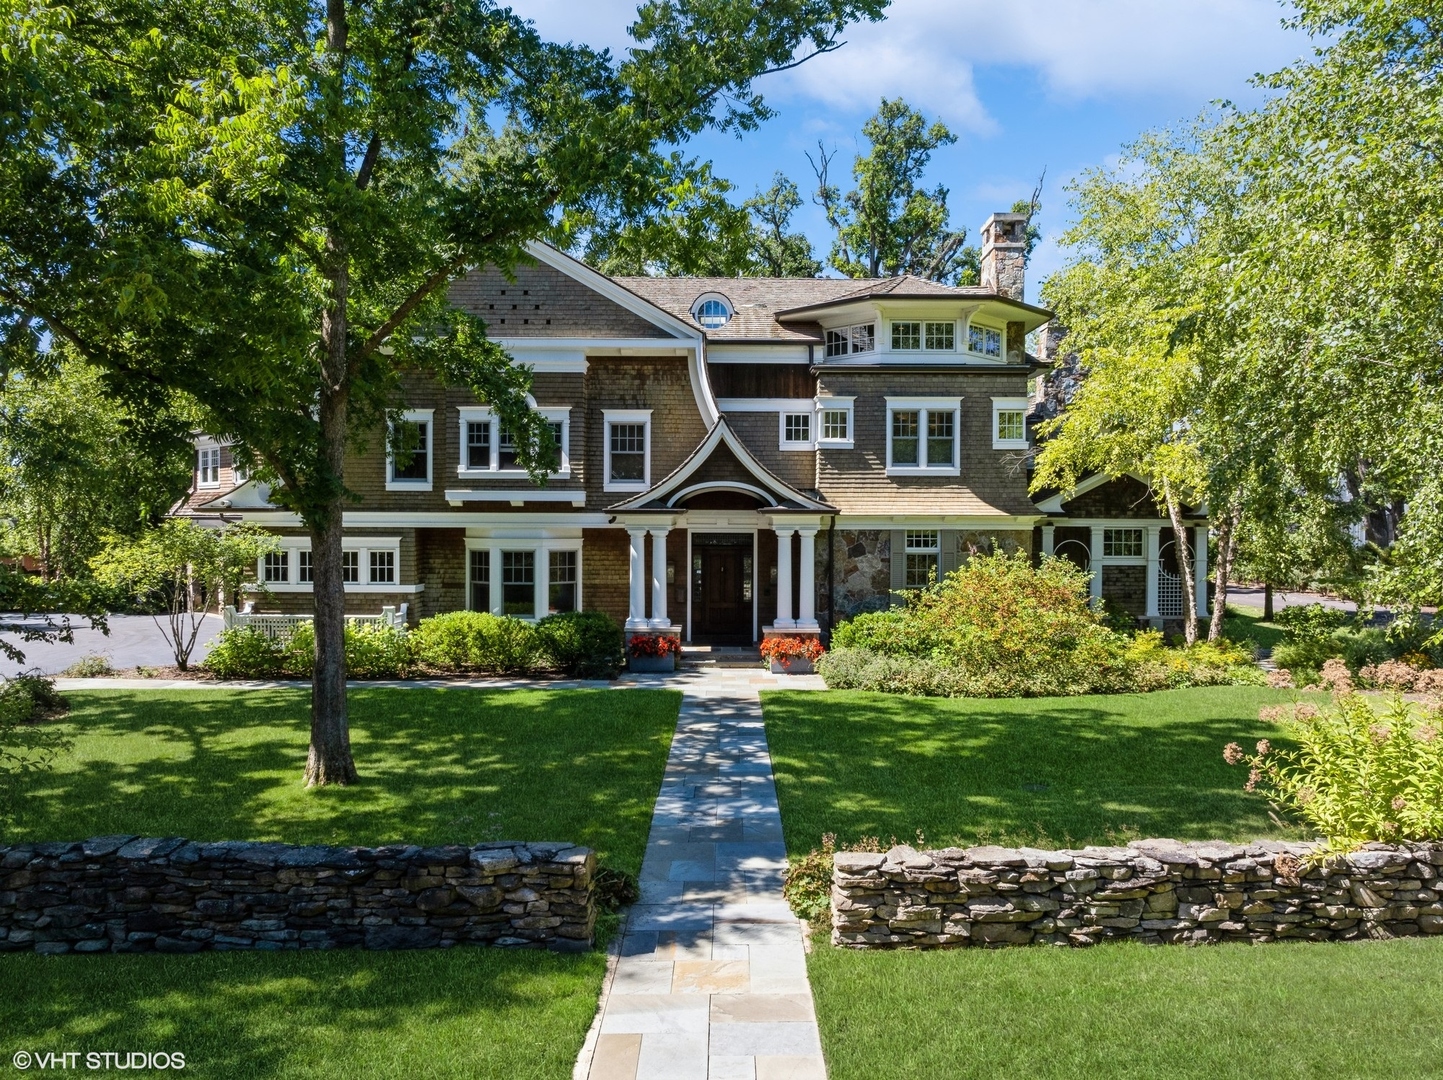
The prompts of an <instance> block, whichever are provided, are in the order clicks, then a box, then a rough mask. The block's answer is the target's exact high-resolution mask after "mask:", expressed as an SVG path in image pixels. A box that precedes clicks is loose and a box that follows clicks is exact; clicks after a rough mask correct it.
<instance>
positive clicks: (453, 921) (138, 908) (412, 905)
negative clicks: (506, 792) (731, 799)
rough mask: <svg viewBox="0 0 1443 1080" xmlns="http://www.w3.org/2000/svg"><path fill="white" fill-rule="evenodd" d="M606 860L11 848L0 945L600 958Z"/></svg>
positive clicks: (116, 840)
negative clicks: (461, 950)
mask: <svg viewBox="0 0 1443 1080" xmlns="http://www.w3.org/2000/svg"><path fill="white" fill-rule="evenodd" d="M595 870H596V855H595V854H594V853H593V852H592V851H591V850H590V849H588V848H582V847H571V846H568V845H566V844H523V843H492V844H478V845H477V846H475V847H470V848H468V847H460V846H456V847H432V848H421V847H416V846H414V845H413V846H404V847H403V846H400V845H397V846H394V847H379V848H335V847H294V846H291V845H289V844H255V843H243V842H238V841H227V842H224V843H214V844H203V843H197V842H195V841H190V840H184V839H180V838H177V837H172V838H169V839H163V840H162V839H153V838H138V837H132V836H100V837H94V838H92V839H90V840H85V841H81V842H78V843H44V844H21V845H17V846H15V847H0V950H4V951H17V950H34V951H35V952H42V953H65V952H72V951H73V952H150V951H156V952H200V951H201V950H203V949H330V948H336V947H345V946H350V947H361V948H367V949H426V948H445V947H448V946H451V945H461V944H477V945H502V946H533V947H547V948H551V949H556V950H564V951H573V950H576V951H579V950H583V949H586V948H588V947H590V945H591V939H592V930H593V928H594V926H595V922H596V905H595V901H594V891H593V885H592V880H593V877H594V874H595Z"/></svg>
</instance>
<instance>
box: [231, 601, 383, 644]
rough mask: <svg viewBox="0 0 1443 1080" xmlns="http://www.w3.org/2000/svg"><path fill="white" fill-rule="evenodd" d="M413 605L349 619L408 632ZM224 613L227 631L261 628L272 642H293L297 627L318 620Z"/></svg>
mask: <svg viewBox="0 0 1443 1080" xmlns="http://www.w3.org/2000/svg"><path fill="white" fill-rule="evenodd" d="M409 607H410V605H409V604H402V605H401V606H400V607H393V606H391V605H389V604H388V605H387V606H385V607H383V608H382V609H381V613H380V614H379V615H347V616H346V622H348V623H350V624H351V625H353V626H391V627H394V628H395V629H397V630H399V631H401V632H402V633H405V632H406V612H407V610H408V608H409ZM221 616H222V619H223V621H224V625H225V628H226V629H227V630H230V629H233V628H235V629H239V628H241V627H244V628H247V629H250V630H258V631H260V632H261V633H262V634H264V635H265V636H266V637H268V638H270V639H271V640H272V641H289V640H290V639H291V638H292V637H293V636H295V632H296V627H298V626H301V625H302V624H303V623H309V622H312V621H313V619H314V617H313V616H311V615H260V614H257V613H255V612H253V611H237V610H236V609H235V608H234V607H231V606H227V607H226V608H225V610H224V611H223V612H222V613H221Z"/></svg>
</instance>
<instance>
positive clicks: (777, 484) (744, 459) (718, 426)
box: [607, 417, 835, 513]
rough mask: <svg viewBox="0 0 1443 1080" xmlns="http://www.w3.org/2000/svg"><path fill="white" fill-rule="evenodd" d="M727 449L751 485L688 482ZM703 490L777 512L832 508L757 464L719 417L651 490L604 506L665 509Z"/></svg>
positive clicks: (616, 510) (612, 509)
mask: <svg viewBox="0 0 1443 1080" xmlns="http://www.w3.org/2000/svg"><path fill="white" fill-rule="evenodd" d="M727 450H729V451H730V452H731V455H732V456H733V457H734V458H735V459H736V461H737V463H738V464H739V465H741V467H742V469H743V470H744V471H745V473H746V474H748V480H749V481H752V482H749V483H745V482H744V483H738V482H736V481H734V480H714V481H706V480H702V481H700V482H699V483H696V484H688V483H687V481H689V480H691V479H693V478H694V477H696V476H697V474H698V473H700V472H701V471H702V468H703V466H704V465H706V464H707V462H708V461H710V460H711V459H712V458H713V456H715V455H719V454H721V453H723V452H724V451H727ZM706 488H715V489H720V490H733V491H735V490H745V491H747V492H748V493H749V494H752V495H754V496H756V497H758V498H763V499H770V500H771V508H773V509H778V510H814V511H819V512H822V513H830V512H832V511H833V510H834V509H835V507H833V506H832V505H831V504H830V503H828V502H826V501H824V500H823V499H822V498H821V497H820V495H814V494H808V493H806V492H804V491H800V490H798V489H797V488H794V487H792V485H791V484H788V483H787V482H786V481H785V480H783V479H781V478H780V477H779V476H777V475H776V474H775V473H773V472H772V471H771V470H770V469H768V468H767V467H766V466H765V465H763V464H762V463H761V462H760V461H758V460H757V459H756V457H755V456H754V455H753V454H752V452H751V451H750V450H748V449H747V447H746V444H745V443H743V442H742V440H741V439H740V438H738V437H737V433H736V432H735V431H733V430H732V429H731V425H729V424H728V423H727V421H726V417H722V418H721V419H720V420H718V421H717V422H716V423H715V424H713V425H712V429H711V430H710V431H709V432H707V437H706V438H705V439H703V440H702V441H701V442H700V444H698V446H697V448H696V449H695V450H693V451H692V452H691V454H690V455H688V457H687V459H686V460H685V461H683V462H682V463H681V464H680V465H678V466H677V467H676V468H675V469H673V470H672V472H671V474H670V475H669V476H667V477H666V478H665V479H663V480H661V481H660V482H659V483H657V484H654V485H652V487H651V489H650V490H648V491H643V492H640V493H638V494H636V495H634V496H633V497H632V498H630V499H627V500H625V501H624V502H619V503H617V504H616V505H615V506H610V507H607V509H608V510H609V511H610V512H612V513H622V512H626V511H633V510H668V509H671V508H672V507H673V506H674V505H675V504H676V503H677V502H678V501H680V499H681V498H683V497H684V496H686V495H689V494H691V493H692V492H693V491H695V490H703V489H706Z"/></svg>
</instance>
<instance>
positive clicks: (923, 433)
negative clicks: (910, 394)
mask: <svg viewBox="0 0 1443 1080" xmlns="http://www.w3.org/2000/svg"><path fill="white" fill-rule="evenodd" d="M929 412H931V410H930V409H918V410H917V468H919V469H925V468H926V467H927V441H928V440H927V435H928V431H927V419H928V416H927V414H928V413H929Z"/></svg>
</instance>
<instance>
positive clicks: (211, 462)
mask: <svg viewBox="0 0 1443 1080" xmlns="http://www.w3.org/2000/svg"><path fill="white" fill-rule="evenodd" d="M198 461H199V465H198V466H197V474H198V478H197V480H196V482H197V483H198V484H199V485H200V486H201V487H220V447H218V446H207V447H204V448H202V449H201V450H200V451H199V456H198Z"/></svg>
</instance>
